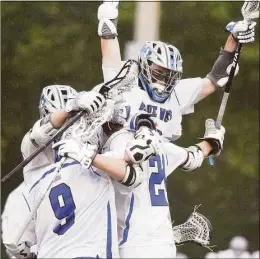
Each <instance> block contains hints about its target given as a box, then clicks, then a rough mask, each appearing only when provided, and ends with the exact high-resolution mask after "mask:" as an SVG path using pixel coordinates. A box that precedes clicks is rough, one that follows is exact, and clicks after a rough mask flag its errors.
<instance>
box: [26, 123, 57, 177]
mask: <svg viewBox="0 0 260 259" xmlns="http://www.w3.org/2000/svg"><path fill="white" fill-rule="evenodd" d="M40 123H41V120H38V121H37V122H36V123H35V124H34V126H33V128H32V129H31V130H30V131H29V132H27V133H26V134H25V136H24V138H23V140H22V144H21V152H22V155H23V158H24V159H26V158H27V157H29V156H30V155H31V154H32V153H33V152H34V151H35V150H36V149H37V148H38V147H39V145H41V144H43V143H45V142H46V141H47V140H49V138H50V137H49V136H47V135H46V134H45V133H44V132H42V130H41V125H40ZM32 131H36V132H39V134H37V135H38V136H39V138H37V139H32V138H31V137H30V135H31V134H32ZM54 161H55V153H54V150H53V149H52V147H51V145H49V146H48V147H47V148H46V149H44V151H42V152H41V153H39V154H38V155H37V156H36V157H35V158H34V159H33V160H32V161H31V162H30V163H29V164H28V165H26V166H25V167H24V169H23V175H24V178H27V182H28V181H31V182H34V181H35V180H36V179H37V177H38V176H39V175H36V174H35V173H34V171H35V170H38V169H39V168H44V167H46V166H49V165H50V164H52V163H53V162H54ZM29 176H30V179H29Z"/></svg>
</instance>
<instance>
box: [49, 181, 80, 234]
mask: <svg viewBox="0 0 260 259" xmlns="http://www.w3.org/2000/svg"><path fill="white" fill-rule="evenodd" d="M49 199H50V202H51V207H52V209H53V212H54V214H55V217H56V218H57V219H59V220H63V219H65V223H64V224H59V225H58V226H56V227H55V228H54V230H53V232H54V233H56V234H58V235H63V234H64V233H65V232H66V231H67V230H68V229H69V228H70V227H71V226H72V225H73V224H74V222H75V213H74V212H75V209H76V206H75V203H74V201H73V197H72V193H71V190H70V187H69V186H68V185H67V184H65V183H62V184H59V185H57V186H55V187H53V188H52V189H51V191H50V194H49Z"/></svg>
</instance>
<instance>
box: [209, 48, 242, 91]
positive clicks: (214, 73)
mask: <svg viewBox="0 0 260 259" xmlns="http://www.w3.org/2000/svg"><path fill="white" fill-rule="evenodd" d="M233 57H234V53H233V52H228V51H226V50H224V49H221V50H220V53H219V56H218V58H217V60H216V62H215V63H214V65H213V67H212V69H211V71H210V72H209V73H208V74H207V75H206V77H207V78H208V79H209V80H210V81H211V82H212V83H213V84H214V85H215V86H216V87H217V88H222V87H223V86H225V85H226V83H227V81H228V74H229V72H230V67H229V65H230V64H231V63H232V61H233ZM237 73H238V66H237V70H236V72H235V75H236V74H237Z"/></svg>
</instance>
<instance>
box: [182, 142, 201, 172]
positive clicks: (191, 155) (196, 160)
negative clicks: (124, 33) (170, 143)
mask: <svg viewBox="0 0 260 259" xmlns="http://www.w3.org/2000/svg"><path fill="white" fill-rule="evenodd" d="M185 149H186V150H187V152H188V158H187V160H186V161H185V162H184V164H183V165H182V166H181V169H182V170H183V171H186V172H192V171H194V170H196V169H197V168H199V167H201V165H202V162H203V160H204V155H203V153H202V150H201V148H200V147H199V146H197V145H195V146H190V147H188V148H185Z"/></svg>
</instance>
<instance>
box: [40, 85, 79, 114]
mask: <svg viewBox="0 0 260 259" xmlns="http://www.w3.org/2000/svg"><path fill="white" fill-rule="evenodd" d="M76 94H77V91H76V90H74V89H73V88H72V87H70V86H67V85H50V86H46V87H44V88H43V90H42V93H41V97H40V103H39V111H40V117H41V118H42V117H45V116H46V115H48V114H49V113H53V112H55V111H57V110H62V109H65V106H66V103H67V101H68V99H69V98H73V97H74V96H75V95H76Z"/></svg>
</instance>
